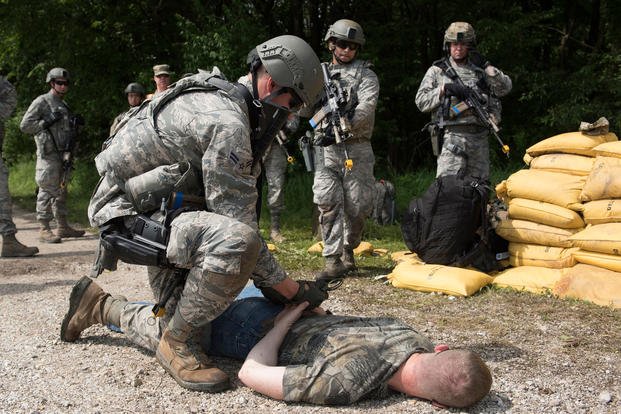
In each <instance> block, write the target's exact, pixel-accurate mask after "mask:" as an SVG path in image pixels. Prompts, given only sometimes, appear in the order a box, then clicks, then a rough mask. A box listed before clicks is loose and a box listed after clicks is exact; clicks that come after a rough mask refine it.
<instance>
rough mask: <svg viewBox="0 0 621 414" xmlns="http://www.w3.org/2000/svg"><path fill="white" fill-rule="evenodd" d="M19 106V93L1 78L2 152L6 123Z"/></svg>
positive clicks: (0, 145)
mask: <svg viewBox="0 0 621 414" xmlns="http://www.w3.org/2000/svg"><path fill="white" fill-rule="evenodd" d="M16 104H17V92H15V88H14V87H13V85H11V83H10V82H9V81H8V80H6V79H5V78H4V77H2V76H0V152H2V143H3V141H4V122H5V121H6V120H7V119H9V117H10V116H11V114H12V113H13V110H14V109H15V105H16Z"/></svg>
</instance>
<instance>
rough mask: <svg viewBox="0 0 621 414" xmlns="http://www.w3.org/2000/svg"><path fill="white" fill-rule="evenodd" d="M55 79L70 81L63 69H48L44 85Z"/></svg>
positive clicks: (67, 73)
mask: <svg viewBox="0 0 621 414" xmlns="http://www.w3.org/2000/svg"><path fill="white" fill-rule="evenodd" d="M57 78H64V79H66V80H70V79H69V72H68V71H67V70H66V69H63V68H53V69H50V71H49V72H48V73H47V76H46V77H45V83H50V82H51V81H53V80H54V79H57Z"/></svg>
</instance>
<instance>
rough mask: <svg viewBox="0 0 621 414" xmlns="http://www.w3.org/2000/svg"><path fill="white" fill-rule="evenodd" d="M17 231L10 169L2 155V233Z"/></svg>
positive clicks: (0, 207) (0, 180)
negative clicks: (10, 192) (10, 190)
mask: <svg viewBox="0 0 621 414" xmlns="http://www.w3.org/2000/svg"><path fill="white" fill-rule="evenodd" d="M16 232H17V230H16V229H15V223H13V210H12V205H11V195H10V194H9V169H8V168H7V166H6V165H4V160H3V159H2V157H1V156H0V235H2V236H8V235H10V234H15V233H16Z"/></svg>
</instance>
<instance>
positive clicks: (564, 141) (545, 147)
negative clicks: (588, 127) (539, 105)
mask: <svg viewBox="0 0 621 414" xmlns="http://www.w3.org/2000/svg"><path fill="white" fill-rule="evenodd" d="M617 140H618V138H617V136H616V135H615V134H614V133H613V132H609V133H607V134H605V135H586V134H583V133H581V132H567V133H565V134H559V135H555V136H553V137H550V138H547V139H544V140H542V141H539V142H538V143H536V144H535V145H533V146H531V147H530V148H528V149H527V150H526V153H527V154H529V155H531V156H533V157H536V156H538V155H541V154H550V153H554V152H562V153H565V154H577V155H586V156H589V157H594V156H595V151H594V148H595V147H596V146H598V145H599V144H603V143H604V142H611V141H617Z"/></svg>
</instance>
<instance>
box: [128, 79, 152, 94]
mask: <svg viewBox="0 0 621 414" xmlns="http://www.w3.org/2000/svg"><path fill="white" fill-rule="evenodd" d="M128 93H137V94H140V95H142V96H144V95H145V94H146V93H147V91H146V90H145V89H144V86H142V85H141V84H139V83H138V82H132V83H130V84H129V85H127V87H126V88H125V94H126V95H127V94H128Z"/></svg>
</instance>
